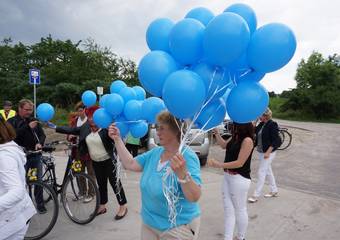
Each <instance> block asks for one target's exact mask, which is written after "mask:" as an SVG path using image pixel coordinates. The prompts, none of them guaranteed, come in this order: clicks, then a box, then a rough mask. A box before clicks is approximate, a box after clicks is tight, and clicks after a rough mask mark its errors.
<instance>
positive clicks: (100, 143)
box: [56, 107, 127, 220]
mask: <svg viewBox="0 0 340 240" xmlns="http://www.w3.org/2000/svg"><path fill="white" fill-rule="evenodd" d="M91 108H92V111H87V112H88V114H87V122H86V123H84V124H83V125H82V126H81V127H73V128H72V127H56V132H58V133H64V134H72V135H79V146H78V150H79V153H80V155H85V154H87V153H88V154H89V155H90V157H91V159H92V164H93V169H94V172H95V175H96V179H97V183H98V186H99V193H100V206H99V209H98V213H97V214H98V215H99V214H104V213H106V211H107V210H106V206H105V205H106V203H107V202H108V194H107V180H109V182H110V184H111V186H112V189H113V191H114V193H115V195H116V198H117V200H118V203H119V206H120V208H119V210H118V213H117V214H116V216H115V219H116V220H120V219H122V218H123V217H124V216H125V215H126V213H127V200H126V197H125V193H124V189H123V186H122V184H121V182H120V180H119V181H118V182H117V178H116V163H117V159H116V154H115V147H114V144H113V141H112V139H111V138H109V136H108V131H107V129H101V128H98V127H97V126H96V125H95V123H94V122H93V118H92V114H93V112H94V111H95V110H96V109H97V107H91Z"/></svg>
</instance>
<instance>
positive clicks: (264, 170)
mask: <svg viewBox="0 0 340 240" xmlns="http://www.w3.org/2000/svg"><path fill="white" fill-rule="evenodd" d="M260 121H261V122H260V124H259V125H258V126H257V127H256V131H255V132H256V148H257V151H258V152H259V159H260V165H259V170H258V177H257V184H256V189H255V192H254V194H253V196H252V197H250V198H248V201H249V202H251V203H255V202H257V200H258V198H259V197H260V196H261V193H262V188H263V185H264V182H265V179H266V177H268V180H269V184H270V188H271V191H270V192H269V193H267V194H265V195H264V197H266V198H270V197H277V196H278V189H277V186H276V182H275V177H274V174H273V170H272V166H271V164H272V161H273V159H274V158H275V155H276V149H277V148H278V147H280V145H281V139H280V137H279V126H278V125H277V123H276V122H274V121H273V120H272V111H271V110H270V109H269V108H267V109H266V111H265V112H264V113H263V114H262V116H261V117H260Z"/></svg>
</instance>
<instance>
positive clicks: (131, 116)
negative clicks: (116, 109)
mask: <svg viewBox="0 0 340 240" xmlns="http://www.w3.org/2000/svg"><path fill="white" fill-rule="evenodd" d="M124 116H125V118H126V119H127V120H129V121H136V120H140V119H141V117H142V104H141V103H140V102H139V101H137V100H130V101H128V102H127V103H126V104H125V107H124Z"/></svg>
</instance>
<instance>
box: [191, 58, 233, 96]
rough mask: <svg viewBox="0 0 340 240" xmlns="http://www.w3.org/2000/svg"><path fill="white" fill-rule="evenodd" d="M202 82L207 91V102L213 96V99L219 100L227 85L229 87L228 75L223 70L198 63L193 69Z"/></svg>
mask: <svg viewBox="0 0 340 240" xmlns="http://www.w3.org/2000/svg"><path fill="white" fill-rule="evenodd" d="M193 71H194V72H196V73H197V74H198V75H199V76H200V77H201V78H202V80H203V82H204V84H205V88H206V90H207V100H208V99H210V98H211V97H212V96H213V95H214V96H213V98H214V99H218V98H220V97H221V96H222V95H223V94H224V92H225V90H226V89H227V86H228V85H231V81H230V78H229V74H228V72H227V71H225V70H224V69H221V68H219V67H213V66H211V65H209V64H207V63H204V62H202V63H200V64H198V65H196V66H195V67H194V68H193Z"/></svg>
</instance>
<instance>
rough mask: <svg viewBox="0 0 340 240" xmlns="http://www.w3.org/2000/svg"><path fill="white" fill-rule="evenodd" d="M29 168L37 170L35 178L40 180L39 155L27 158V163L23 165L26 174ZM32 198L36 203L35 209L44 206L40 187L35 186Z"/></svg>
mask: <svg viewBox="0 0 340 240" xmlns="http://www.w3.org/2000/svg"><path fill="white" fill-rule="evenodd" d="M30 168H36V169H37V178H38V180H41V176H42V161H41V154H32V155H29V156H27V162H26V165H25V169H26V173H27V172H28V170H29V169H30ZM34 197H35V201H36V203H37V207H40V206H43V205H44V199H43V189H42V188H41V187H38V186H37V187H36V188H35V189H34Z"/></svg>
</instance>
